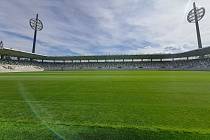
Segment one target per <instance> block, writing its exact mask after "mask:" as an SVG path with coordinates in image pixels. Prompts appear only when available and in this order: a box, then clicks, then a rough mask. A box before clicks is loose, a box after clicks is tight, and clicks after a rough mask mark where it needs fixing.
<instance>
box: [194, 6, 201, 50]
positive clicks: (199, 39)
mask: <svg viewBox="0 0 210 140" xmlns="http://www.w3.org/2000/svg"><path fill="white" fill-rule="evenodd" d="M193 8H194V15H195V26H196V32H197V40H198V47H199V49H201V48H202V42H201V34H200V27H199V23H198V15H197V10H196V5H195V2H194V3H193Z"/></svg>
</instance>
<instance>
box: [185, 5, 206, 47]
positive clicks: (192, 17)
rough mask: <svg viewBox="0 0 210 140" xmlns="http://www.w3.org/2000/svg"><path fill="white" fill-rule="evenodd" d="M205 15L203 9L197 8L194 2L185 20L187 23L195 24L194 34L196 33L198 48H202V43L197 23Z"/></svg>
mask: <svg viewBox="0 0 210 140" xmlns="http://www.w3.org/2000/svg"><path fill="white" fill-rule="evenodd" d="M204 15H205V8H203V7H202V8H197V7H196V4H195V2H194V3H193V9H192V10H191V11H190V12H189V14H188V16H187V20H188V22H189V23H195V26H196V33H197V41H198V48H199V49H201V48H202V41H201V34H200V27H199V21H200V20H201V19H202V18H203V17H204Z"/></svg>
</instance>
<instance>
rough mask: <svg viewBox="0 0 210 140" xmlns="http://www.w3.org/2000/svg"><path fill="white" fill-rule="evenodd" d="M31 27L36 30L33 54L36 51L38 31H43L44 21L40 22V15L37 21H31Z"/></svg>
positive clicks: (37, 16)
mask: <svg viewBox="0 0 210 140" xmlns="http://www.w3.org/2000/svg"><path fill="white" fill-rule="evenodd" d="M30 26H31V28H32V29H33V30H34V40H33V48H32V53H35V51H36V38H37V31H41V30H42V29H43V24H42V21H41V20H39V15H38V14H37V15H36V19H30Z"/></svg>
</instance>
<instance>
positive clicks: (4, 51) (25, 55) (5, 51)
mask: <svg viewBox="0 0 210 140" xmlns="http://www.w3.org/2000/svg"><path fill="white" fill-rule="evenodd" d="M208 54H210V47H205V48H202V49H196V50H191V51H187V52H183V53H175V54H139V55H101V56H45V55H39V54H32V53H28V52H24V51H18V50H13V49H7V48H2V49H0V55H2V56H11V57H19V58H29V59H38V60H58V61H59V60H119V59H171V58H183V57H194V56H203V55H208Z"/></svg>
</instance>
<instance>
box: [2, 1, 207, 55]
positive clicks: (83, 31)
mask: <svg viewBox="0 0 210 140" xmlns="http://www.w3.org/2000/svg"><path fill="white" fill-rule="evenodd" d="M196 2H197V4H198V5H199V6H204V7H205V8H206V16H205V17H204V19H203V20H202V21H201V22H200V26H201V34H202V36H203V38H202V40H203V44H204V45H205V46H207V45H210V3H209V1H208V0H197V1H196ZM191 8H192V1H191V0H1V2H0V40H3V41H4V44H5V47H8V48H14V49H18V50H23V51H31V48H32V40H33V30H32V29H31V28H30V26H29V19H30V18H32V17H35V15H36V13H39V16H40V19H41V20H42V21H43V23H44V29H43V31H41V32H38V40H37V53H39V54H44V55H107V54H143V53H144V54H145V53H173V52H182V51H186V50H191V49H195V48H197V46H196V45H197V43H196V35H195V26H194V25H193V24H189V23H188V22H187V21H186V15H187V12H189V10H190V9H191Z"/></svg>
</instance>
